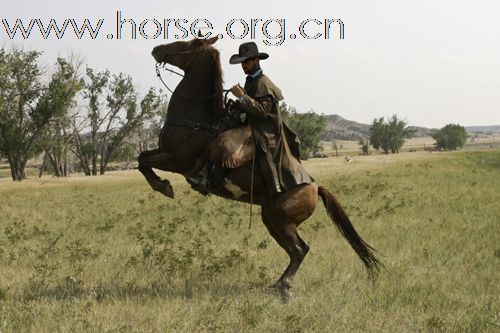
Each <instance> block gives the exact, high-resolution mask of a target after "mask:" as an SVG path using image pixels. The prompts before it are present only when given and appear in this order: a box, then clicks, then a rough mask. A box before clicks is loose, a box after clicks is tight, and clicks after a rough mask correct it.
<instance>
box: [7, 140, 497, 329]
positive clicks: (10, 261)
mask: <svg viewBox="0 0 500 333" xmlns="http://www.w3.org/2000/svg"><path fill="white" fill-rule="evenodd" d="M305 164H306V167H307V168H308V170H310V172H311V174H312V175H313V176H314V177H315V178H316V180H317V181H318V183H320V184H321V185H323V186H326V187H327V188H329V189H330V190H332V191H333V192H335V193H336V194H337V196H338V198H339V200H340V202H341V203H343V205H344V207H345V209H346V211H347V213H348V214H349V215H350V216H351V219H352V221H353V224H354V226H355V227H356V228H357V230H358V232H359V233H360V234H361V235H362V237H363V238H364V239H365V240H366V241H367V242H368V243H370V244H371V245H373V246H374V247H376V248H377V249H378V250H379V251H380V252H381V253H383V257H382V261H383V263H384V264H385V269H384V270H383V272H382V275H381V276H380V277H379V279H378V280H377V281H376V282H375V283H373V284H372V283H371V282H369V281H368V280H367V278H366V273H365V271H364V270H363V267H362V265H361V263H360V261H359V260H358V258H357V257H356V256H355V254H354V251H352V249H351V248H350V247H349V245H348V244H347V243H346V241H344V240H343V239H342V237H341V236H340V235H339V234H338V233H337V232H336V229H335V227H334V226H333V225H332V223H331V222H330V221H329V220H328V218H327V215H326V213H325V210H324V208H323V206H322V204H321V203H319V205H318V209H317V210H316V212H315V214H314V215H313V217H312V218H311V219H310V220H309V221H307V222H306V223H304V224H303V226H302V227H301V229H300V231H301V235H302V237H303V238H304V239H305V240H306V241H308V242H309V244H310V245H311V251H310V252H309V255H308V256H307V257H306V259H305V261H304V263H303V265H302V267H301V269H300V270H299V272H298V274H297V277H296V279H295V281H294V288H293V289H292V292H293V296H292V299H291V300H290V301H289V302H288V303H284V302H282V301H281V300H280V298H279V297H277V296H276V295H274V294H271V293H269V292H268V291H267V289H266V286H267V285H269V284H271V283H272V282H274V281H275V279H277V278H278V277H279V275H280V274H281V273H282V271H283V269H284V268H285V266H286V264H287V262H288V258H287V257H286V254H285V252H284V251H283V250H281V248H279V247H278V245H277V244H275V243H274V240H272V239H271V237H270V236H269V235H268V234H267V231H266V230H265V227H264V226H263V225H262V223H260V220H258V219H256V220H255V221H257V222H254V224H253V226H252V228H251V230H248V205H244V204H240V203H236V202H230V201H225V200H223V199H220V198H215V197H214V198H212V200H213V203H212V202H211V201H210V200H209V199H207V198H205V197H203V196H201V195H199V194H197V193H194V192H192V191H190V190H189V188H188V186H187V185H186V184H184V181H183V180H182V179H181V178H180V177H178V176H175V175H172V174H164V175H165V176H168V177H169V178H170V179H173V180H174V181H173V184H174V188H175V190H176V195H177V197H176V199H175V200H167V199H166V198H165V197H163V196H161V195H160V194H157V193H153V192H152V191H151V190H150V188H149V186H148V185H147V183H146V181H145V180H144V179H143V178H142V176H141V175H140V174H139V173H138V172H137V171H128V172H115V173H110V174H109V175H106V176H101V177H94V178H85V177H71V178H68V179H55V178H50V177H46V178H42V179H33V180H27V181H25V182H23V183H13V182H11V181H10V180H9V179H2V180H0V332H75V331H76V332H219V331H221V332H499V331H500V151H499V150H494V151H485V152H457V153H432V154H429V153H420V152H417V153H407V154H399V155H388V156H368V157H355V158H354V160H353V162H352V163H349V164H348V163H345V162H344V161H343V159H340V158H339V159H335V158H328V159H316V160H311V161H306V162H305ZM214 204H215V205H216V206H217V207H218V208H215V206H214ZM254 213H255V214H258V213H259V212H258V209H254Z"/></svg>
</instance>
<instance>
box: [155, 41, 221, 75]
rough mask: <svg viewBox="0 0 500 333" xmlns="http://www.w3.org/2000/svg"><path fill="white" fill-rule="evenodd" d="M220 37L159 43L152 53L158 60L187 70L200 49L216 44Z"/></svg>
mask: <svg viewBox="0 0 500 333" xmlns="http://www.w3.org/2000/svg"><path fill="white" fill-rule="evenodd" d="M218 39H219V37H218V36H215V37H212V38H208V39H199V38H195V39H193V40H190V41H177V42H173V43H168V44H163V45H158V46H156V47H155V48H154V49H153V52H151V54H152V55H153V57H154V58H155V60H156V62H159V63H168V64H170V65H173V66H176V67H179V68H180V69H182V70H184V71H185V70H186V69H187V67H188V65H189V63H190V61H191V60H192V59H193V57H194V56H195V55H196V54H197V53H198V51H201V50H202V49H203V48H206V47H207V46H210V45H212V44H214V43H215V42H216V41H217V40H218Z"/></svg>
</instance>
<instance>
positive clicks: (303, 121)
mask: <svg viewBox="0 0 500 333" xmlns="http://www.w3.org/2000/svg"><path fill="white" fill-rule="evenodd" d="M280 112H281V114H282V116H283V118H284V120H285V121H286V123H287V124H288V125H289V126H290V128H291V129H293V130H294V131H295V132H296V133H297V135H298V136H299V138H300V142H301V144H300V156H301V158H303V159H307V158H308V157H309V156H310V155H311V154H315V153H318V152H321V150H322V147H321V136H322V134H323V132H324V131H325V129H326V118H325V116H323V115H319V114H317V113H314V112H313V111H309V112H306V113H298V112H297V109H295V108H294V107H293V106H288V105H287V104H286V103H282V104H281V105H280Z"/></svg>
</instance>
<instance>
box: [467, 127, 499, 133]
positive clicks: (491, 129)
mask: <svg viewBox="0 0 500 333" xmlns="http://www.w3.org/2000/svg"><path fill="white" fill-rule="evenodd" d="M465 130H466V131H467V132H469V133H473V134H474V133H483V134H493V133H500V125H494V126H465Z"/></svg>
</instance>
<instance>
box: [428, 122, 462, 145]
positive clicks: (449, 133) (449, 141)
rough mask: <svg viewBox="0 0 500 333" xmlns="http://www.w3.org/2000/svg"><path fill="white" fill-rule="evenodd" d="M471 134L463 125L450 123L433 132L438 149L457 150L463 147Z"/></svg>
mask: <svg viewBox="0 0 500 333" xmlns="http://www.w3.org/2000/svg"><path fill="white" fill-rule="evenodd" d="M468 137H469V134H468V133H467V131H466V130H465V128H464V127H463V126H460V125H458V124H448V125H446V126H444V127H443V128H441V129H439V130H437V131H436V132H434V133H433V134H432V138H433V139H434V140H436V146H437V148H438V149H448V150H455V149H457V148H463V146H464V144H465V141H467V138H468Z"/></svg>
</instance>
